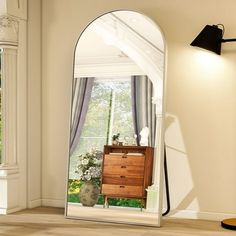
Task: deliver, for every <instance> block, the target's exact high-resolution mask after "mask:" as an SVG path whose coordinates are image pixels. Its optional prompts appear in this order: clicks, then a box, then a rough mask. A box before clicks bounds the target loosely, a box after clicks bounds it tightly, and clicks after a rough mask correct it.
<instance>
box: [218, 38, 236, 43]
mask: <svg viewBox="0 0 236 236" xmlns="http://www.w3.org/2000/svg"><path fill="white" fill-rule="evenodd" d="M221 42H222V43H227V42H236V38H235V39H221Z"/></svg>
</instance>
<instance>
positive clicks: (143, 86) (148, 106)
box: [131, 75, 156, 147]
mask: <svg viewBox="0 0 236 236" xmlns="http://www.w3.org/2000/svg"><path fill="white" fill-rule="evenodd" d="M152 97H153V85H152V82H151V80H150V79H149V78H148V77H147V76H144V75H136V76H131V98H132V113H133V121H134V130H135V133H136V134H137V136H138V138H137V144H138V145H140V143H139V141H140V135H139V133H140V131H141V130H142V128H144V127H145V126H147V127H148V128H149V137H148V145H149V146H152V147H154V145H155V131H156V117H155V114H156V107H155V105H154V104H153V103H152Z"/></svg>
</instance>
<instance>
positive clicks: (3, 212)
mask: <svg viewBox="0 0 236 236" xmlns="http://www.w3.org/2000/svg"><path fill="white" fill-rule="evenodd" d="M21 210H23V208H20V207H15V208H11V209H6V208H0V215H7V214H10V213H13V212H17V211H21Z"/></svg>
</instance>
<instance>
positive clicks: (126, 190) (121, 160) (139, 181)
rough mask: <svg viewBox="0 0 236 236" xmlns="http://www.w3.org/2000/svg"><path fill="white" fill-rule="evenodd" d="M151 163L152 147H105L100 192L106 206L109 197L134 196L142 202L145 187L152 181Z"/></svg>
mask: <svg viewBox="0 0 236 236" xmlns="http://www.w3.org/2000/svg"><path fill="white" fill-rule="evenodd" d="M152 166H153V148H152V147H146V146H110V145H106V146H104V155H103V168H102V177H101V194H102V195H104V196H105V205H107V206H108V201H107V199H108V198H137V199H141V200H143V201H144V203H145V202H146V196H147V193H146V190H145V189H146V188H147V187H148V186H150V185H151V184H152ZM144 205H145V204H144Z"/></svg>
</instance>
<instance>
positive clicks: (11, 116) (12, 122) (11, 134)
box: [1, 46, 18, 169]
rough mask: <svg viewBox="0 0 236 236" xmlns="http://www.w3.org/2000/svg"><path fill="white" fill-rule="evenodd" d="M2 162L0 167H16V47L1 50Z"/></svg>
mask: <svg viewBox="0 0 236 236" xmlns="http://www.w3.org/2000/svg"><path fill="white" fill-rule="evenodd" d="M1 70H2V163H1V169H3V168H4V169H12V168H17V162H18V161H17V153H16V149H17V143H16V138H17V137H16V134H17V126H16V122H17V110H16V104H17V103H16V102H17V101H16V96H17V90H16V86H17V48H16V47H12V48H7V47H5V48H4V46H3V52H2V67H1Z"/></svg>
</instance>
